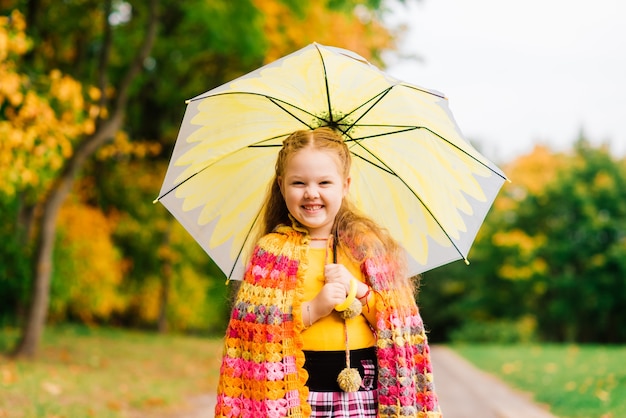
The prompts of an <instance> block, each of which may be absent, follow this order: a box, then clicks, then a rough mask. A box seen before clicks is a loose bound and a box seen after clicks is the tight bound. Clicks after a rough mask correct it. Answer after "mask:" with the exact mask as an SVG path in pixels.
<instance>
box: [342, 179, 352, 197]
mask: <svg viewBox="0 0 626 418" xmlns="http://www.w3.org/2000/svg"><path fill="white" fill-rule="evenodd" d="M351 183H352V177H350V176H348V177H347V178H346V180H345V181H344V182H343V197H346V195H347V194H348V192H349V191H350V184H351Z"/></svg>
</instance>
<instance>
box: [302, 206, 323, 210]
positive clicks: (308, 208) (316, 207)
mask: <svg viewBox="0 0 626 418" xmlns="http://www.w3.org/2000/svg"><path fill="white" fill-rule="evenodd" d="M304 208H305V209H307V210H318V209H321V208H322V206H321V205H318V206H305V207H304Z"/></svg>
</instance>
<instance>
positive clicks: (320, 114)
mask: <svg viewBox="0 0 626 418" xmlns="http://www.w3.org/2000/svg"><path fill="white" fill-rule="evenodd" d="M320 126H331V127H334V128H335V129H337V130H339V131H341V132H342V133H343V138H344V140H345V141H346V142H347V143H348V147H349V148H350V151H351V152H352V154H353V167H352V173H351V175H352V185H351V194H352V199H353V201H354V202H355V203H356V205H357V206H358V207H359V208H360V209H361V210H362V211H364V212H365V213H367V214H368V215H370V216H371V217H372V218H374V219H375V220H376V221H378V222H379V223H380V224H382V225H384V226H385V227H387V228H388V229H389V231H390V232H391V234H392V235H393V236H394V237H395V238H396V239H397V240H398V241H400V243H401V244H402V245H403V247H404V248H405V250H406V251H407V254H408V256H409V262H410V273H411V274H418V273H421V272H424V271H427V270H430V269H432V268H435V267H438V266H441V265H443V264H446V263H449V262H452V261H455V260H466V261H467V253H468V252H469V249H470V247H471V245H472V242H473V241H474V238H475V236H476V233H477V232H478V229H479V228H480V225H481V224H482V222H483V220H484V218H485V216H486V214H487V212H488V211H489V208H490V207H491V205H492V203H493V200H494V199H495V197H496V195H497V193H498V191H499V190H500V187H501V186H502V184H503V182H504V181H505V179H506V177H505V175H504V174H503V173H502V171H501V170H500V169H499V168H498V167H496V166H495V165H494V164H493V163H492V162H490V161H488V160H487V159H486V158H485V157H484V156H482V155H481V154H480V153H478V152H477V151H476V150H475V149H474V148H473V147H472V146H471V145H470V144H469V142H467V141H466V140H465V139H464V138H463V136H462V134H461V132H460V130H459V128H458V127H457V124H456V123H455V121H454V118H453V116H452V114H451V112H450V110H449V108H448V102H447V99H446V98H445V97H444V96H443V95H442V94H440V93H438V92H435V91H431V90H428V89H425V88H421V87H417V86H414V85H411V84H408V83H404V82H402V81H400V80H397V79H395V78H393V77H391V76H389V75H387V74H385V73H384V72H382V71H380V70H379V69H378V68H376V67H375V66H373V65H371V64H370V63H368V62H367V61H366V60H365V59H364V58H363V57H361V56H359V55H357V54H355V53H354V52H351V51H348V50H345V49H340V48H335V47H329V46H323V45H320V44H317V43H314V44H311V45H308V46H306V47H304V48H302V49H300V50H298V51H296V52H294V53H292V54H290V55H287V56H285V57H283V58H281V59H279V60H277V61H275V62H273V63H271V64H268V65H266V66H264V67H262V68H259V69H257V70H256V71H253V72H251V73H249V74H246V75H244V76H242V77H240V78H237V79H235V80H233V81H231V82H229V83H226V84H224V85H222V86H220V87H217V88H215V89H213V90H210V91H208V92H206V93H204V94H201V95H199V96H197V97H195V98H193V99H191V100H188V102H187V109H186V112H185V116H184V119H183V122H182V126H181V129H180V132H179V135H178V138H177V141H176V144H175V146H174V151H173V154H172V158H171V161H170V165H169V167H168V170H167V173H166V175H165V180H164V182H163V186H162V188H161V191H160V194H159V197H158V198H157V199H156V200H155V201H160V202H161V203H163V205H165V207H166V208H167V209H168V210H169V211H170V212H171V213H172V214H173V215H174V217H176V219H178V221H179V222H181V224H182V225H183V226H184V227H185V228H186V229H187V231H189V233H190V234H191V235H192V236H193V237H194V238H195V239H196V240H197V241H198V243H199V244H200V245H201V246H202V248H204V249H205V251H206V252H207V253H208V254H209V256H210V257H211V258H212V259H213V260H214V261H215V262H216V264H217V265H218V266H219V267H220V268H221V269H222V271H223V272H224V273H225V274H226V276H227V277H229V278H232V279H241V278H242V275H243V269H244V265H243V263H244V262H245V259H246V255H247V251H249V250H250V249H251V248H250V247H251V245H252V244H253V243H252V242H251V240H253V239H254V237H255V235H256V233H255V231H256V228H257V227H258V220H259V213H260V210H261V205H262V202H263V198H264V195H265V192H266V190H267V187H268V183H269V181H270V180H271V178H272V176H273V170H274V165H275V160H276V156H277V153H278V150H279V149H280V147H281V146H282V141H283V140H284V139H285V138H286V137H287V136H288V135H289V134H290V133H292V132H293V131H296V130H300V129H314V128H317V127H320Z"/></svg>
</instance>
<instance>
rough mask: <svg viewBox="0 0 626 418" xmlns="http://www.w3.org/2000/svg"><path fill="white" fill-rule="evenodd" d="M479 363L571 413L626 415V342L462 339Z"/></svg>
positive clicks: (599, 417) (598, 417)
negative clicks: (485, 341)
mask: <svg viewBox="0 0 626 418" xmlns="http://www.w3.org/2000/svg"><path fill="white" fill-rule="evenodd" d="M452 348H454V350H455V351H456V352H457V353H459V354H460V355H462V356H463V357H465V358H466V359H468V360H469V361H470V362H472V363H473V364H475V365H476V366H477V367H478V368H480V369H482V370H484V371H487V372H489V373H493V374H495V375H497V376H499V377H500V378H501V379H502V380H504V381H505V382H507V383H509V384H510V385H511V386H513V387H516V388H519V389H521V390H523V391H525V392H530V393H532V394H533V395H534V399H535V401H537V402H538V403H541V404H545V405H548V406H549V408H550V411H551V412H552V413H553V414H554V415H557V416H559V417H563V418H565V417H567V418H622V417H626V346H592V345H589V346H587V345H580V346H579V345H537V346H535V345H528V346H526V345H511V346H501V345H498V346H496V345H467V346H466V345H458V346H454V347H452Z"/></svg>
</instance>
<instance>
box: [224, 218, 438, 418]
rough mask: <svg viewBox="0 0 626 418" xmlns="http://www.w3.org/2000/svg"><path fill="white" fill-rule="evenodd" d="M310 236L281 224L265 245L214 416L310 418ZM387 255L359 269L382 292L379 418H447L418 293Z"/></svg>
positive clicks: (239, 306) (235, 329)
mask: <svg viewBox="0 0 626 418" xmlns="http://www.w3.org/2000/svg"><path fill="white" fill-rule="evenodd" d="M308 242H309V241H308V237H307V236H306V234H304V233H302V232H299V231H297V230H295V229H293V228H292V227H287V226H280V227H278V228H277V229H276V231H275V232H273V233H271V234H268V235H266V236H265V237H263V238H262V239H261V240H259V242H258V244H257V246H256V247H255V249H254V250H253V253H252V256H251V258H250V262H249V263H248V266H247V268H246V272H245V275H244V280H243V283H242V284H241V287H240V289H239V292H238V293H237V297H236V299H235V303H234V306H233V310H232V314H231V318H230V321H229V325H228V327H227V330H226V335H225V344H224V352H223V359H222V365H221V369H220V379H219V383H218V390H217V404H216V407H215V416H216V417H254V418H265V417H308V416H309V415H310V414H311V408H310V406H309V405H308V404H307V396H308V388H307V387H306V386H305V383H306V380H307V378H308V374H307V372H306V371H305V370H304V369H303V368H302V365H303V364H304V354H303V352H302V338H301V335H300V333H301V332H302V330H303V329H304V324H303V323H302V317H301V315H300V309H301V303H302V302H303V301H302V294H303V292H302V289H303V278H304V274H303V272H304V271H305V269H306V268H307V266H306V260H307V251H308V248H309V246H308ZM391 268H392V267H391V265H390V264H388V263H386V262H385V261H384V257H383V256H374V257H369V258H366V259H365V260H364V262H363V263H362V264H361V269H362V271H363V273H364V277H366V279H367V282H368V283H369V285H370V286H371V287H372V289H373V290H374V291H375V292H377V294H378V298H377V299H378V301H377V323H376V340H377V357H378V417H419V418H436V417H441V412H440V409H439V405H438V401H437V396H436V394H435V391H434V384H433V379H432V368H431V361H430V354H429V353H430V352H429V347H428V342H427V340H426V334H425V332H424V326H423V323H422V319H421V317H420V314H419V310H418V308H417V305H416V303H415V299H414V297H413V293H412V291H411V290H410V289H409V288H408V285H407V288H403V287H398V285H397V284H395V283H392V281H391V277H393V272H392V271H390V269H391Z"/></svg>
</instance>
